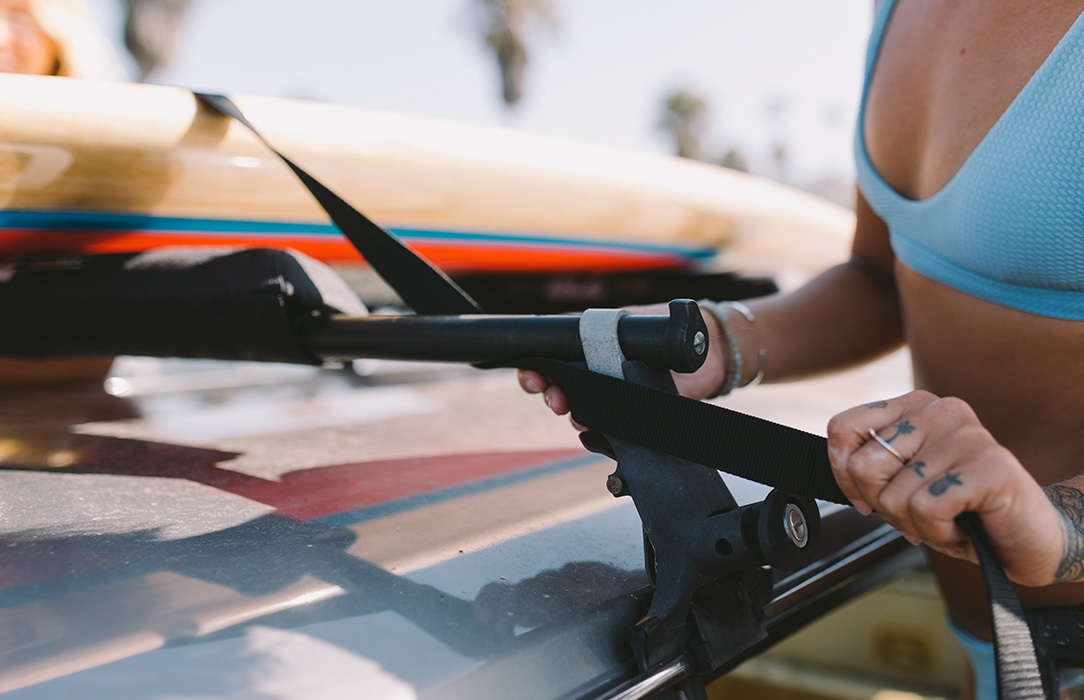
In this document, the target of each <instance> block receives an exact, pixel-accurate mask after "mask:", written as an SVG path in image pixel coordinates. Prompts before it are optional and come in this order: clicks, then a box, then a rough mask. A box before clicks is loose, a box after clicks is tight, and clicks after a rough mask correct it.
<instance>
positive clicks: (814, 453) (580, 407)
mask: <svg viewBox="0 0 1084 700" xmlns="http://www.w3.org/2000/svg"><path fill="white" fill-rule="evenodd" d="M515 364H516V366H518V367H522V368H524V369H531V370H535V371H538V372H541V373H542V374H544V375H545V376H547V377H549V378H550V379H551V380H552V381H553V382H554V383H555V384H557V385H558V386H560V387H561V389H562V390H563V391H564V392H565V394H566V395H567V396H568V402H569V405H570V406H571V407H572V419H573V420H575V421H576V422H577V423H579V424H580V425H584V426H587V427H589V428H591V429H592V430H597V431H599V432H601V433H605V434H607V435H612V436H614V437H618V438H621V439H623V440H627V441H629V442H633V443H636V444H639V445H643V446H645V447H650V448H651V449H654V450H657V451H659V452H662V453H664V454H669V455H674V456H676V457H681V458H682V459H687V460H689V461H690V462H695V463H696V464H701V465H704V466H706V467H711V468H712V469H717V470H719V471H722V472H725V473H727V474H733V475H734V476H740V477H742V478H743V479H749V480H750V481H756V482H757V483H761V484H765V485H767V486H772V487H775V488H778V489H781V490H783V491H789V492H791V493H799V494H802V495H805V496H812V497H814V498H819V499H821V500H824V501H831V502H833V503H843V504H848V505H849V504H850V501H848V500H847V497H846V496H844V495H843V492H842V491H840V490H839V486H838V485H837V484H836V481H835V478H834V477H833V476H832V469H831V466H830V465H829V462H828V450H827V447H826V441H825V439H824V438H823V437H820V436H817V435H813V434H811V433H806V432H803V431H801V430H797V429H795V428H790V427H787V426H785V425H779V424H778V423H773V422H771V421H768V420H764V419H763V418H757V417H755V416H749V415H746V414H744V413H739V412H738V411H734V410H731V409H727V408H723V407H722V406H715V405H713V404H708V403H704V402H702V401H694V400H693V399H689V398H686V397H684V396H680V395H677V394H669V393H665V392H662V391H659V390H657V389H652V388H650V387H646V386H641V385H639V384H632V383H629V382H627V381H623V380H621V379H615V378H613V377H608V376H606V375H603V374H598V373H597V372H591V371H588V370H586V369H582V368H580V367H576V366H574V365H569V364H566V363H563V362H556V361H554V360H548V359H534V358H532V359H530V360H524V361H519V362H516V363H515Z"/></svg>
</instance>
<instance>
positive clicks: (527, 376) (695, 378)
mask: <svg viewBox="0 0 1084 700" xmlns="http://www.w3.org/2000/svg"><path fill="white" fill-rule="evenodd" d="M628 310H629V311H630V312H631V313H634V314H655V315H666V314H667V313H668V309H667V306H666V305H665V304H654V305H652V306H635V307H629V309H628ZM703 316H704V322H705V323H706V324H707V327H708V338H710V341H709V342H708V357H707V359H706V360H704V366H703V367H701V368H700V369H698V370H697V371H695V372H693V373H692V374H682V373H679V372H673V373H672V376H673V378H674V385H675V386H676V387H677V390H678V393H679V394H681V395H682V396H688V397H689V398H692V399H706V398H708V397H709V396H712V395H714V394H715V392H716V391H718V390H719V387H721V386H722V385H723V380H724V379H725V378H726V357H725V354H726V353H725V348H726V343H725V342H724V341H723V338H722V329H721V328H720V327H719V322H718V321H716V320H715V317H714V316H713V315H712V314H710V313H706V312H705V313H704V314H703ZM519 385H520V386H521V387H522V388H523V390H524V391H526V392H527V393H528V394H542V397H543V399H545V401H546V405H547V406H549V407H550V410H551V411H553V412H554V413H556V414H557V415H559V416H563V415H565V414H566V413H568V411H569V405H568V399H567V398H566V397H565V394H564V392H563V391H561V388H560V387H558V386H557V385H556V384H554V383H553V382H551V381H550V380H549V379H547V378H546V377H544V376H542V375H541V374H539V373H538V372H532V371H529V370H524V369H521V370H519Z"/></svg>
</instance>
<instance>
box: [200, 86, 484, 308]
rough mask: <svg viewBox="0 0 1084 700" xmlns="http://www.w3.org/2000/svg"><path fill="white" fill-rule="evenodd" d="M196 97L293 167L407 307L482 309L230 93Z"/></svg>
mask: <svg viewBox="0 0 1084 700" xmlns="http://www.w3.org/2000/svg"><path fill="white" fill-rule="evenodd" d="M195 95H196V97H197V98H198V99H199V100H200V101H201V102H203V104H205V105H207V106H208V107H209V108H211V109H212V110H214V111H215V112H218V113H219V114H221V115H223V116H226V117H232V118H234V119H236V120H237V121H238V122H240V123H241V124H243V125H244V126H245V127H246V128H248V130H249V131H251V132H252V134H253V135H254V136H255V137H256V138H258V139H259V140H260V141H261V142H263V144H264V145H265V146H267V148H268V149H269V150H270V151H271V152H272V153H274V154H275V155H276V156H278V157H279V158H281V159H282V161H283V162H284V163H286V165H288V166H289V167H290V169H291V170H293V171H294V174H295V175H297V177H298V179H300V180H301V182H302V183H303V184H304V185H305V187H306V188H308V190H309V192H311V193H312V196H313V197H315V198H316V201H317V202H319V204H320V206H321V207H323V208H324V211H326V212H327V214H328V216H330V217H331V220H332V221H333V222H334V223H335V225H336V226H338V227H339V230H340V231H342V234H343V235H344V236H346V238H347V239H348V240H349V241H350V242H351V243H352V244H353V245H354V247H355V248H357V250H358V252H359V253H361V255H362V257H364V258H365V260H367V261H368V263H369V265H371V266H372V268H373V270H375V271H376V273H377V274H379V275H380V276H381V277H382V278H383V280H384V281H385V282H387V283H388V285H389V286H391V288H392V289H394V290H395V291H396V293H398V294H399V296H400V297H402V299H403V301H404V302H406V304H407V306H409V307H410V308H412V309H414V310H415V311H416V312H418V313H420V314H476V313H480V312H481V309H480V308H478V304H476V303H475V302H474V300H473V299H471V298H470V296H468V295H467V293H466V292H464V291H463V290H462V289H460V288H459V286H458V285H457V284H456V283H455V282H453V281H452V280H450V279H449V278H448V276H447V275H445V274H444V273H443V272H441V271H440V270H438V269H437V268H435V267H433V266H432V265H430V264H429V263H428V262H426V261H425V260H424V259H422V258H421V257H420V256H419V255H418V254H417V253H415V252H414V251H412V250H410V249H409V248H407V247H406V246H405V245H404V244H403V242H402V241H400V240H399V239H398V238H397V237H396V236H395V235H393V234H392V233H391V232H390V231H388V230H386V229H384V228H381V227H380V226H378V225H376V224H375V223H373V222H372V221H371V220H370V219H369V218H368V217H367V216H365V215H364V214H362V213H361V212H359V211H358V210H357V209H355V208H354V207H352V206H350V205H349V204H347V203H346V202H345V201H344V200H343V199H342V197H340V196H339V195H337V194H335V193H334V192H332V191H331V190H330V189H328V188H327V187H325V186H324V185H323V183H321V182H320V181H318V180H317V179H316V178H314V177H313V176H311V175H309V174H308V173H307V172H305V171H304V170H302V169H301V168H300V167H299V166H297V165H296V164H295V163H294V162H293V161H291V160H290V159H289V158H287V157H286V156H284V155H283V154H281V153H279V152H278V151H277V150H276V149H275V147H274V146H272V145H271V144H270V143H268V142H267V139H265V138H264V137H263V136H262V135H261V134H260V132H259V131H257V130H256V127H254V126H253V125H252V124H251V123H250V122H249V121H248V119H246V118H245V115H244V114H243V113H242V112H241V110H240V109H238V108H237V105H235V104H234V103H233V101H232V100H230V98H228V97H226V96H224V95H209V94H203V93H198V92H197V93H195Z"/></svg>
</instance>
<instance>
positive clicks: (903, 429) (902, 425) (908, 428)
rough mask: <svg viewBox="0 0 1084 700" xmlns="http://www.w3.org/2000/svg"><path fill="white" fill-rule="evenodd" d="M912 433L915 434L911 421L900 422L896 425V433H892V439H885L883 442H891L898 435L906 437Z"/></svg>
mask: <svg viewBox="0 0 1084 700" xmlns="http://www.w3.org/2000/svg"><path fill="white" fill-rule="evenodd" d="M913 432H915V426H914V424H913V423H912V422H911V421H909V420H905V421H900V422H899V423H897V424H896V432H894V433H892V437H886V438H885V442H892V441H893V440H895V439H896V438H898V437H899V436H900V435H908V434H910V433H913Z"/></svg>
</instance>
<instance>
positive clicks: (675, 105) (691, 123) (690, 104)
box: [659, 89, 709, 160]
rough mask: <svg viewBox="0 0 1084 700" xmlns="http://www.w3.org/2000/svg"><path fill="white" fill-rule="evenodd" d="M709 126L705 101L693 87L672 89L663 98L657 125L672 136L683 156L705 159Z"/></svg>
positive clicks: (678, 153) (679, 152)
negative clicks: (705, 144) (705, 142)
mask: <svg viewBox="0 0 1084 700" xmlns="http://www.w3.org/2000/svg"><path fill="white" fill-rule="evenodd" d="M708 126H709V113H708V103H707V102H706V101H705V100H704V99H703V98H702V97H700V96H699V95H697V94H696V93H695V92H693V91H692V90H688V89H681V90H675V91H674V92H672V93H670V94H669V95H667V96H666V98H665V100H664V101H663V109H662V118H661V120H660V122H659V128H660V129H661V130H663V131H665V132H666V133H667V134H669V135H670V136H672V137H673V139H674V144H675V151H676V152H677V155H678V156H680V157H682V158H692V159H694V160H704V143H703V142H704V137H705V136H706V135H707V132H708Z"/></svg>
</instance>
